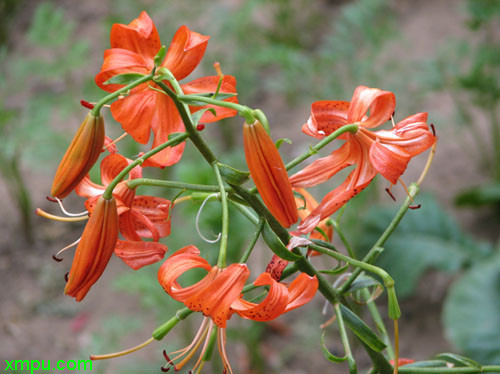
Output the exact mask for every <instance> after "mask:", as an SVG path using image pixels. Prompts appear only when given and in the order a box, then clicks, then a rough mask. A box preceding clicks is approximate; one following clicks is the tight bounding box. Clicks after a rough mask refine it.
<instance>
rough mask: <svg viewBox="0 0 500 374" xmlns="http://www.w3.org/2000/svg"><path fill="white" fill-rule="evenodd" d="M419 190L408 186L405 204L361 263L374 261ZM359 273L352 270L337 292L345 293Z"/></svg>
mask: <svg viewBox="0 0 500 374" xmlns="http://www.w3.org/2000/svg"><path fill="white" fill-rule="evenodd" d="M419 190H420V189H419V187H418V186H417V185H416V184H414V183H412V184H411V185H410V187H409V188H408V192H409V194H410V196H408V197H407V198H406V200H405V202H404V203H403V205H402V206H401V208H399V210H398V212H397V213H396V215H395V216H394V218H393V219H392V221H391V223H390V224H389V226H387V228H386V229H385V231H384V232H383V233H382V235H381V236H380V238H378V240H377V242H376V243H375V244H374V245H373V247H372V248H371V249H370V250H369V251H368V253H367V254H366V255H365V257H364V258H363V260H362V262H363V263H367V264H369V263H371V262H372V261H373V260H374V259H375V257H376V256H377V255H378V253H379V251H380V247H382V246H383V245H384V243H385V242H386V241H387V239H389V237H390V236H391V234H392V233H393V231H394V230H395V229H396V227H397V226H398V224H399V222H401V220H402V219H403V217H404V215H405V214H406V212H407V211H408V207H409V206H410V205H411V204H412V202H413V199H414V198H415V196H417V194H418V192H419ZM361 271H362V269H361V268H357V269H354V271H353V272H352V274H351V276H350V277H349V278H348V279H347V280H346V281H345V283H344V284H343V285H342V287H340V289H339V292H340V293H345V291H346V290H347V289H348V288H349V287H350V286H351V284H352V282H354V280H355V279H356V278H357V277H358V276H359V274H361Z"/></svg>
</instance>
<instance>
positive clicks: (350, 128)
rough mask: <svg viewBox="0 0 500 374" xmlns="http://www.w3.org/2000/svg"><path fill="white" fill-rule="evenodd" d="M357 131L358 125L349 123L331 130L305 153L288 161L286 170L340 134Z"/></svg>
mask: <svg viewBox="0 0 500 374" xmlns="http://www.w3.org/2000/svg"><path fill="white" fill-rule="evenodd" d="M357 131H358V125H356V124H350V125H345V126H342V127H341V128H339V129H337V130H335V131H334V132H332V133H331V134H330V135H328V136H327V137H326V138H324V139H323V140H321V141H320V142H319V143H318V144H316V145H314V146H312V147H310V148H309V151H307V152H306V153H304V154H302V155H300V156H299V157H297V158H295V159H293V160H292V161H290V162H289V163H288V164H286V165H285V167H286V170H290V169H291V168H293V167H294V166H297V165H298V164H300V163H301V162H302V161H304V160H306V159H307V158H309V157H311V156H312V155H314V154H316V153H318V151H319V150H320V149H321V148H323V147H324V146H326V145H327V144H329V143H331V142H332V141H333V140H335V139H337V138H338V137H339V136H340V135H342V134H344V133H346V132H350V133H353V134H354V133H356V132H357Z"/></svg>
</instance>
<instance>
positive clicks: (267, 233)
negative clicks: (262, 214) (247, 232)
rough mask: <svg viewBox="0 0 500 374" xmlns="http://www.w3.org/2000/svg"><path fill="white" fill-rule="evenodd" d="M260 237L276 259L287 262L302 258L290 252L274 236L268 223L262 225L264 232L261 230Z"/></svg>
mask: <svg viewBox="0 0 500 374" xmlns="http://www.w3.org/2000/svg"><path fill="white" fill-rule="evenodd" d="M262 237H263V238H264V241H265V242H266V244H267V245H268V246H269V248H271V251H273V253H274V254H275V255H277V256H278V257H280V258H282V259H283V260H287V261H297V260H299V259H301V258H302V256H299V255H296V254H295V253H292V252H290V251H289V250H288V249H287V248H286V247H285V245H284V244H283V242H282V241H281V240H280V239H279V238H278V236H276V234H275V233H274V231H273V230H272V229H271V227H270V226H269V223H267V222H266V224H265V225H264V230H262Z"/></svg>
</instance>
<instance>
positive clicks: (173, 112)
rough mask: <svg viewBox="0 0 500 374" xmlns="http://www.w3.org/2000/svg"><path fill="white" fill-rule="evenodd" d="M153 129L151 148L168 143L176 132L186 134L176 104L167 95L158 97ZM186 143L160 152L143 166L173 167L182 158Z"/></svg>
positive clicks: (152, 120)
mask: <svg viewBox="0 0 500 374" xmlns="http://www.w3.org/2000/svg"><path fill="white" fill-rule="evenodd" d="M151 128H152V130H153V133H154V140H153V145H152V146H151V148H154V147H157V146H159V145H160V144H163V143H165V142H166V141H168V136H169V135H170V134H173V133H176V132H184V131H185V128H184V123H183V122H182V118H181V117H180V115H179V113H178V112H177V108H176V107H175V104H174V102H173V101H172V100H171V99H170V98H169V97H168V96H166V95H163V94H159V95H157V97H156V103H155V107H154V115H153V116H152V119H151ZM184 147H185V143H184V142H183V143H182V144H179V145H176V146H175V147H168V148H165V149H164V150H162V151H160V152H158V153H157V154H155V155H154V156H152V157H150V158H149V159H147V160H146V162H144V164H143V166H156V167H165V166H171V165H173V164H175V163H177V162H179V160H180V159H181V157H182V153H183V152H184Z"/></svg>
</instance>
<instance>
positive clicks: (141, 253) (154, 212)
mask: <svg viewBox="0 0 500 374" xmlns="http://www.w3.org/2000/svg"><path fill="white" fill-rule="evenodd" d="M130 162H131V160H129V159H127V158H125V157H124V156H122V155H120V154H118V153H113V154H110V155H108V156H106V157H105V158H104V159H103V160H102V162H101V179H102V183H103V185H99V184H97V183H94V182H92V181H91V180H90V178H89V176H88V175H87V176H86V177H85V178H84V179H83V180H82V182H81V183H80V184H79V185H78V186H77V187H76V189H75V191H76V193H77V194H78V195H79V196H83V197H87V198H88V199H87V201H86V202H85V207H86V208H87V210H88V211H89V212H92V211H93V210H94V209H95V203H96V201H99V198H100V196H101V195H102V194H103V193H104V190H105V189H106V187H107V186H108V184H109V183H111V181H112V180H113V179H114V178H115V177H116V176H117V175H118V174H119V173H120V172H121V171H122V170H123V169H124V168H125V167H126V166H128V165H129V164H130ZM135 178H142V168H141V167H140V166H137V167H135V168H134V169H132V171H131V172H130V173H129V179H135ZM113 196H114V197H115V199H116V202H117V210H118V217H119V219H118V222H119V229H120V232H121V234H122V235H123V237H124V238H125V239H126V240H118V241H117V243H116V247H115V254H116V255H117V256H118V257H120V258H121V259H122V260H123V261H124V262H125V263H126V264H127V265H129V266H130V267H131V268H133V269H134V270H137V269H139V268H141V267H143V266H145V265H150V264H152V263H155V262H157V261H160V260H161V259H162V258H163V257H164V255H165V252H166V251H167V247H166V246H165V245H164V244H162V243H158V240H159V239H160V238H162V237H165V236H168V235H170V208H171V204H170V201H169V200H167V199H162V198H159V197H153V196H136V195H135V190H132V189H129V188H128V187H127V185H126V182H125V181H122V182H120V183H119V184H118V185H117V187H116V188H115V190H114V191H113ZM142 238H149V239H153V241H152V242H147V241H143V240H142Z"/></svg>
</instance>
